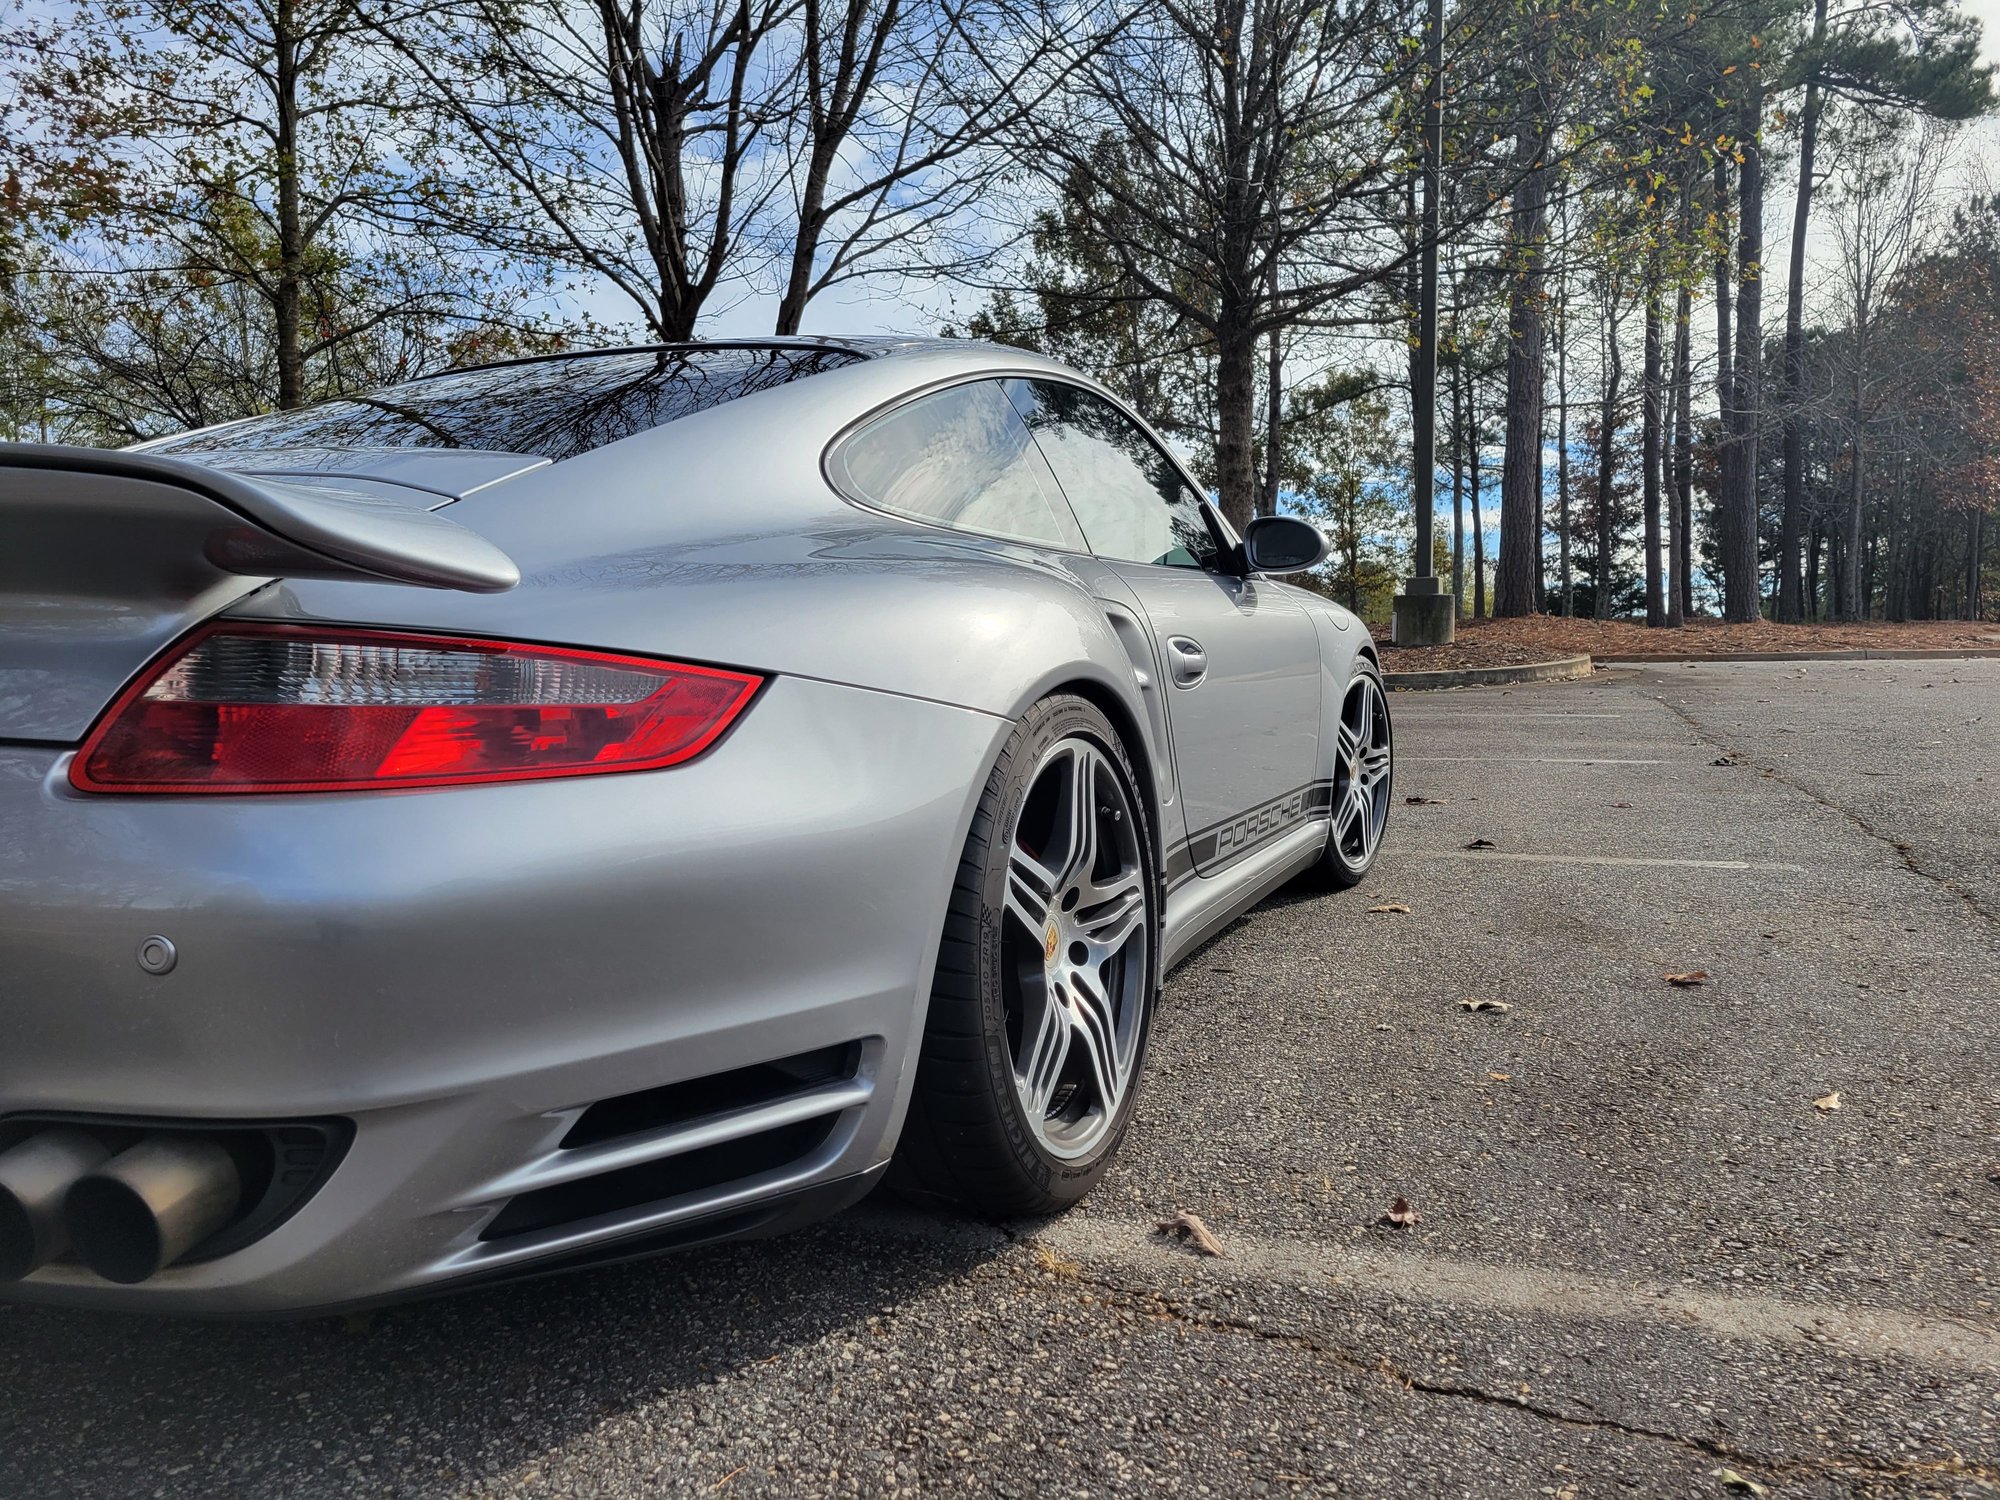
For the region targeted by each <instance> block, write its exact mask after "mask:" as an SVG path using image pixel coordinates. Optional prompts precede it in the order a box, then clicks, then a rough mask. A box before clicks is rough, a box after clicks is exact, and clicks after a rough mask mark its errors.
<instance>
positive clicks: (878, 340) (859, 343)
mask: <svg viewBox="0 0 2000 1500" xmlns="http://www.w3.org/2000/svg"><path fill="white" fill-rule="evenodd" d="M673 349H828V350H833V351H835V352H837V353H841V354H852V355H855V356H857V357H859V358H861V359H894V358H897V357H899V356H901V357H909V356H914V355H923V354H966V355H979V354H985V355H989V356H992V357H995V358H1001V359H1019V358H1029V359H1033V360H1035V361H1036V362H1037V363H1040V362H1041V361H1042V360H1043V356H1041V355H1037V354H1032V353H1031V352H1030V351H1028V350H1025V349H1017V348H1014V347H1012V346H1010V345H1007V344H996V343H993V342H991V341H989V340H986V339H953V338H939V337H937V336H935V335H920V334H900V333H862V334H839V335H834V334H809V333H793V334H770V335H767V336H765V337H762V338H737V339H681V340H678V341H670V342H664V343H651V344H612V345H609V346H606V347H602V348H592V349H564V350H560V351H558V352H556V353H553V354H524V355H521V356H520V357H518V358H516V359H495V360H488V361H486V362H485V363H483V364H477V365H455V366H453V367H452V368H451V369H449V370H433V371H432V372H431V373H430V374H428V375H414V376H412V377H410V379H409V380H407V381H404V382H401V383H402V384H406V385H416V384H418V383H420V382H422V381H425V380H437V379H439V378H441V377H443V376H446V375H466V374H471V373H472V372H474V371H478V370H499V369H505V368H508V367H509V366H513V365H532V364H544V363H548V362H551V361H555V360H569V359H596V358H601V357H602V356H604V355H611V354H652V353H657V352H661V351H666V350H673Z"/></svg>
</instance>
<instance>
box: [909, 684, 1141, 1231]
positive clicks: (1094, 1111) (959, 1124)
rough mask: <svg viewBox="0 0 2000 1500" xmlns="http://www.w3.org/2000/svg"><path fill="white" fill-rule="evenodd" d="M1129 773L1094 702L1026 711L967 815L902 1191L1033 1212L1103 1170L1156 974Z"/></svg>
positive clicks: (992, 1210)
mask: <svg viewBox="0 0 2000 1500" xmlns="http://www.w3.org/2000/svg"><path fill="white" fill-rule="evenodd" d="M1139 784H1140V783H1139V779H1138V776H1137V774H1136V772H1135V771H1134V769H1133V766H1132V761H1131V758H1130V756H1129V755H1128V753H1127V751H1126V749H1125V746H1124V744H1123V743H1122V742H1121V741H1120V740H1119V738H1118V734H1117V731H1116V730H1115V729H1113V728H1112V726H1111V724H1110V722H1109V721H1108V720H1107V719H1106V718H1105V717H1104V715H1103V713H1101V712H1100V711H1099V710H1098V709H1097V708H1096V706H1095V705H1093V704H1091V703H1088V702H1086V701H1085V700H1083V699H1081V698H1073V697H1068V696H1061V697H1055V698H1048V699H1045V700H1043V701H1042V702H1040V703H1038V704H1036V705H1035V706H1034V708H1032V709H1030V710H1029V711H1028V713H1027V715H1026V716H1025V717H1024V718H1023V719H1022V720H1021V723H1020V725H1019V726H1018V727H1017V728H1016V729H1015V731H1014V733H1013V735H1012V736H1011V738H1010V739H1009V740H1008V742H1007V745H1006V747H1005V748H1004V749H1003V750H1002V751H1001V753H1000V758H999V761H998V762H997V763H996V764H995V766H994V768H993V773H992V775H991V776H990V777H989V778H988V780H987V784H986V788H985V790H984V792H983V793H982V794H981V796H980V799H979V806H978V809H977V810H976V811H975V812H974V814H973V819H972V830H971V832H970V834H969V835H968V836H967V838H966V846H965V857H964V860H963V862H962V863H961V865H960V867H959V877H958V881H957V883H956V885H955V886H954V887H953V891H952V900H951V907H950V910H949V912H948V914H947V916H946V920H945V930H944V937H943V941H942V943H941V944H940V947H939V951H938V967H937V982H936V985H935V987H934V988H933V990H932V992H931V1004H930V1013H929V1015H928V1017H927V1018H926V1021H925V1026H924V1046H923V1055H922V1058H921V1059H920V1061H919V1064H918V1068H917V1081H916V1090H915V1093H914V1096H913V1097H912V1099H911V1103H910V1117H909V1120H908V1122H907V1123H906V1124H905V1126H904V1129H903V1137H902V1142H901V1144H900V1145H899V1146H898V1147H897V1169H898V1177H899V1179H900V1181H901V1182H902V1184H903V1185H904V1187H905V1188H914V1189H916V1190H917V1191H918V1192H920V1193H924V1194H928V1195H935V1196H940V1197H948V1198H953V1199H956V1200H957V1201H958V1202H960V1203H962V1204H964V1205H966V1206H967V1207H969V1208H971V1209H973V1210H974V1211H976V1212H980V1213H988V1214H994V1215H1011V1214H1038V1213H1048V1212H1050V1211H1052V1210H1054V1209H1058V1208H1062V1207H1065V1206H1066V1205H1068V1204H1071V1203H1074V1202H1075V1201H1076V1200H1077V1199H1079V1198H1081V1197H1082V1196H1083V1195H1084V1194H1085V1193H1086V1192H1088V1191H1089V1190H1090V1187H1091V1184H1092V1183H1094V1182H1095V1181H1096V1180H1097V1179H1098V1177H1099V1176H1101V1175H1102V1174H1103V1171H1104V1168H1105V1166H1106V1165H1107V1164H1108V1163H1109V1161H1110V1160H1111V1157H1112V1154H1113V1152H1115V1151H1116V1150H1117V1147H1118V1141H1119V1137H1120V1136H1122V1135H1123V1134H1124V1131H1125V1125H1126V1122H1127V1121H1128V1120H1129V1119H1130V1118H1131V1113H1132V1099H1133V1089H1134V1085H1135V1083H1136V1082H1137V1080H1138V1076H1139V1071H1140V1064H1141V1061H1142V1059H1143V1058H1144V1055H1145V1050H1146V1032H1147V1026H1148V1023H1149V1021H1150V1019H1151V1016H1152V1009H1153V998H1154V996H1155V994H1156V993H1157V992H1158V990H1159V982H1160V906H1159V903H1160V891H1159V879H1158V874H1157V866H1156V865H1155V863H1154V849H1153V835H1152V829H1151V825H1150V823H1149V822H1148V810H1147V805H1146V802H1145V800H1144V799H1143V798H1142V797H1141V796H1140V794H1139Z"/></svg>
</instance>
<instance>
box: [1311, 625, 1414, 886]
mask: <svg viewBox="0 0 2000 1500" xmlns="http://www.w3.org/2000/svg"><path fill="white" fill-rule="evenodd" d="M1395 779H1396V740H1395V730H1394V727H1393V726H1392V725H1391V724H1390V722H1389V695H1388V693H1387V692H1386V691H1385V690H1384V688H1383V686H1382V672H1381V669H1380V668H1379V667H1377V666H1376V665H1375V663H1374V662H1372V661H1371V660H1369V659H1368V658H1367V657H1365V656H1362V657H1357V658H1356V659H1355V663H1354V675H1353V676H1352V677H1350V678H1348V680H1347V693H1346V696H1345V697H1344V698H1343V699H1342V700H1341V704H1340V740H1339V743H1338V744H1337V745H1336V746H1335V747H1334V768H1333V825H1332V828H1331V829H1330V830H1329V831H1328V833H1327V838H1326V852H1325V853H1324V854H1322V855H1321V856H1320V862H1319V870H1320V874H1321V876H1322V877H1323V878H1324V879H1325V880H1326V882H1327V884H1329V885H1331V886H1332V887H1333V888H1334V889H1335V890H1347V889H1349V888H1350V887H1352V886H1357V885H1359V884H1361V882H1362V881H1364V880H1366V879H1367V878H1368V872H1369V871H1370V870H1371V869H1373V868H1374V865H1375V856H1376V855H1377V854H1379V853H1380V852H1381V849H1382V835H1383V833H1384V832H1386V831H1387V829H1388V826H1389V803H1390V800H1391V794H1392V793H1393V792H1394V790H1395Z"/></svg>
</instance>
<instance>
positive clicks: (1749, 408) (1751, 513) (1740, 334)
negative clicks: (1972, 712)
mask: <svg viewBox="0 0 2000 1500" xmlns="http://www.w3.org/2000/svg"><path fill="white" fill-rule="evenodd" d="M1743 88H1744V101H1743V106H1742V116H1741V118H1740V120H1739V123H1738V126H1737V133H1738V136H1739V139H1740V140H1741V142H1742V147H1743V165H1742V168H1741V170H1740V171H1738V173H1737V179H1736V189H1737V211H1736V383H1735V385H1736V389H1735V397H1736V399H1735V411H1734V413H1733V415H1734V416H1735V418H1736V441H1735V444H1734V446H1735V448H1736V464H1735V469H1734V472H1733V473H1732V474H1731V475H1730V479H1731V481H1732V484H1731V491H1732V492H1731V494H1730V497H1729V509H1730V512H1731V517H1732V519H1731V522H1730V526H1729V535H1728V538H1727V541H1726V548H1725V551H1724V553H1723V558H1722V581H1723V609H1722V613H1723V618H1724V619H1727V620H1732V621H1735V622H1738V623H1746V622H1749V621H1754V620H1757V619H1759V618H1761V617H1762V615H1763V599H1762V596H1761V592H1760V589H1759V585H1758V558H1757V437H1758V430H1759V428H1760V427H1761V426H1762V422H1763V413H1764V397H1763V386H1764V333H1763V297H1764V265H1763V261H1764V147H1763V141H1762V131H1763V123H1764V83H1763V79H1762V77H1761V75H1757V74H1752V75H1751V76H1750V79H1749V81H1748V82H1747V83H1746V84H1744V85H1743Z"/></svg>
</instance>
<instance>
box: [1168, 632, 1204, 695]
mask: <svg viewBox="0 0 2000 1500" xmlns="http://www.w3.org/2000/svg"><path fill="white" fill-rule="evenodd" d="M1167 670H1168V672H1170V673H1171V674H1172V676H1173V679H1174V686H1175V687H1184V688H1191V687H1193V686H1194V685H1195V684H1196V683H1198V682H1200V681H1201V680H1202V678H1204V677H1206V676H1207V675H1208V653H1207V652H1206V651H1204V650H1202V649H1201V642H1200V641H1197V640H1191V639H1189V638H1188V637H1187V636H1184V635H1170V636H1168V637H1167Z"/></svg>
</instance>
